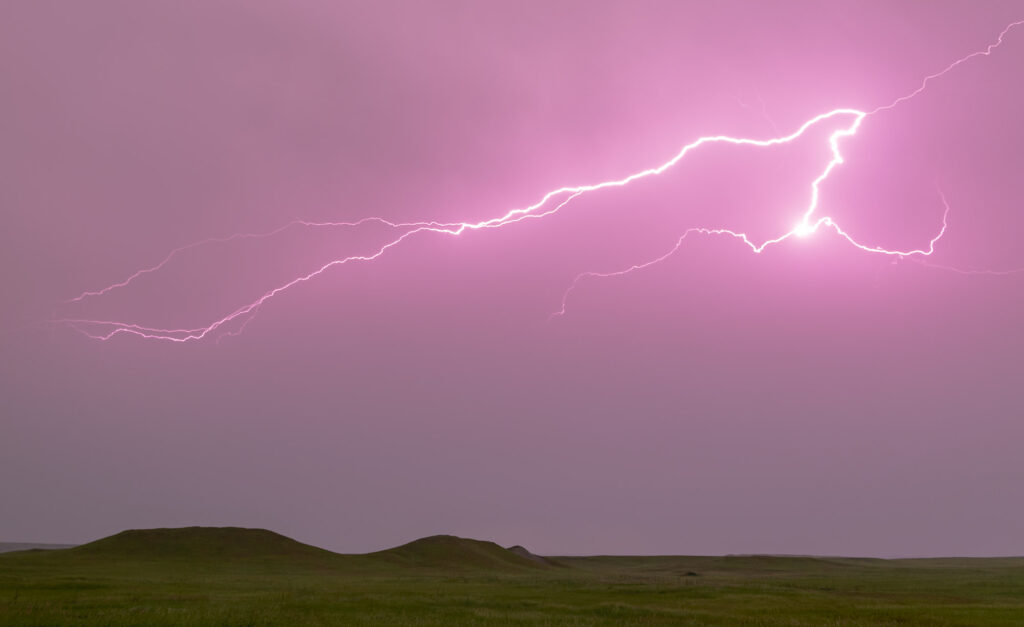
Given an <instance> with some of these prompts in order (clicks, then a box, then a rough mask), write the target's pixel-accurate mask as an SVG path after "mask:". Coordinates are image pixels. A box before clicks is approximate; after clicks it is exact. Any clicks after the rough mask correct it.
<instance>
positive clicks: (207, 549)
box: [0, 527, 1024, 627]
mask: <svg viewBox="0 0 1024 627" xmlns="http://www.w3.org/2000/svg"><path fill="white" fill-rule="evenodd" d="M464 624H465V625H567V624H568V625H605V626H612V625H615V626H619V625H638V626H639V625H666V626H667V625H761V626H765V627H771V626H780V627H781V626H783V625H785V626H799V625H826V624H827V625H850V626H852V625H901V626H903V625H918V626H922V627H923V626H925V625H928V626H931V625H940V626H941V625H947V626H953V625H1002V626H1007V627H1008V626H1011V625H1012V626H1016V625H1022V624H1024V558H999V559H955V558H951V559H937V560H928V559H925V560H881V559H857V558H814V557H785V556H765V555H736V556H724V557H709V556H704V557H701V556H631V557H627V556H594V557H559V558H554V559H552V558H545V557H541V556H536V555H533V554H532V553H530V552H529V551H528V550H526V549H524V548H523V547H518V546H516V547H512V548H511V549H504V548H502V547H500V546H498V545H497V544H494V543H492V542H482V541H478V540H468V539H464V538H457V537H454V536H432V537H428V538H423V539H420V540H416V541H414V542H410V543H409V544H405V545H402V546H399V547H395V548H393V549H387V550H384V551H378V552H376V553H368V554H364V555H340V554H337V553H332V552H330V551H326V550H323V549H319V548H316V547H313V546H309V545H306V544H302V543H300V542H296V541H294V540H291V539H290V538H286V537H284V536H281V535H279V534H276V533H273V532H271V531H266V530H262V529H240V528H204V527H190V528H184V529H148V530H134V531H125V532H122V533H119V534H116V535H113V536H110V537H108V538H103V539H102V540H97V541H95V542H91V543H89V544H86V545H82V546H79V547H76V548H72V549H64V550H48V551H39V550H36V551H21V552H12V553H4V554H2V555H0V626H4V625H18V626H26V627H32V626H41V625H76V626H77V625H85V626H87V627H88V626H95V627H98V626H100V625H103V626H111V627H119V626H121V625H141V626H147V625H161V626H171V625H174V626H177V625H223V626H225V627H229V626H234V625H238V626H248V627H263V626H270V625H366V626H369V625H374V626H376V625H414V626H422V627H427V626H441V625H445V626H447V625H464Z"/></svg>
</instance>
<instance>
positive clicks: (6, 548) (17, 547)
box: [0, 542, 78, 553]
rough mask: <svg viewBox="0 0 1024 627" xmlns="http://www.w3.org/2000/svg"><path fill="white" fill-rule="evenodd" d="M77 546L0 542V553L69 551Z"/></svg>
mask: <svg viewBox="0 0 1024 627" xmlns="http://www.w3.org/2000/svg"><path fill="white" fill-rule="evenodd" d="M74 546H78V545H76V544H47V543H43V542H0V553H10V552H11V551H54V550H57V549H70V548H71V547H74Z"/></svg>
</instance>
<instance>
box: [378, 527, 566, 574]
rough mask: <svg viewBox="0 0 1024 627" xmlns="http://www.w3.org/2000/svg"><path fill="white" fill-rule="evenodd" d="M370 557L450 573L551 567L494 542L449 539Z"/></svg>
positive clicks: (422, 541) (416, 542)
mask: <svg viewBox="0 0 1024 627" xmlns="http://www.w3.org/2000/svg"><path fill="white" fill-rule="evenodd" d="M519 548H522V547H519ZM523 551H526V549H523ZM526 552H527V553H529V551H526ZM531 555H532V554H531ZM367 556H368V557H378V558H382V559H384V560H387V561H389V562H392V563H394V564H401V565H407V566H418V567H427V568H441V569H447V570H494V571H523V570H532V569H537V568H544V567H545V566H547V565H548V564H547V562H546V561H545V562H538V561H537V560H535V559H531V558H529V557H525V556H524V555H522V554H521V553H518V552H516V551H512V550H509V549H505V548H502V547H501V546H498V545H497V544H495V543H494V542H486V541H483V540H470V539H467V538H459V537H457V536H447V535H440V536H429V537H426V538H420V539H419V540H413V541H412V542H410V543H408V544H403V545H402V546H399V547H395V548H393V549H387V550H384V551H377V552H376V553H369V554H368V555H367ZM534 557H536V556H534Z"/></svg>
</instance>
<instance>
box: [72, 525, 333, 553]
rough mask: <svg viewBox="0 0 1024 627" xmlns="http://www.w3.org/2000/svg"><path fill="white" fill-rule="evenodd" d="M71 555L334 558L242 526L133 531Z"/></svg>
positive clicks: (101, 540) (116, 535)
mask: <svg viewBox="0 0 1024 627" xmlns="http://www.w3.org/2000/svg"><path fill="white" fill-rule="evenodd" d="M68 552H69V553H73V554H76V555H83V556H104V557H120V558H136V559H167V558H181V559H191V560H196V559H203V558H215V559H218V560H239V559H259V558H310V557H312V558H325V557H332V556H334V553H331V552H330V551H326V550H324V549H320V548H317V547H315V546H310V545H308V544H303V543H301V542H298V541H296V540H292V539H291V538H288V537H286V536H282V535H281V534H279V533H274V532H273V531H268V530H266V529H243V528H241V527H181V528H172V529H130V530H128V531H122V532H121V533H118V534H115V535H112V536H108V537H106V538H102V539H100V540H96V541H95V542H90V543H89V544H83V545H81V546H79V547H76V548H73V549H69V550H68Z"/></svg>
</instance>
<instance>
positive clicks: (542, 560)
mask: <svg viewBox="0 0 1024 627" xmlns="http://www.w3.org/2000/svg"><path fill="white" fill-rule="evenodd" d="M508 550H509V552H510V553H515V554H516V555H518V556H519V557H522V558H525V559H528V560H530V561H532V562H536V563H538V564H543V565H545V566H556V565H557V564H556V563H555V562H554V561H552V560H550V559H548V558H546V557H543V556H541V555H537V554H535V553H531V552H530V550H529V549H527V548H526V547H525V546H522V545H519V544H517V545H515V546H510V547H508Z"/></svg>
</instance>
